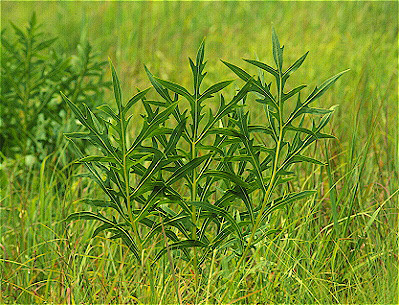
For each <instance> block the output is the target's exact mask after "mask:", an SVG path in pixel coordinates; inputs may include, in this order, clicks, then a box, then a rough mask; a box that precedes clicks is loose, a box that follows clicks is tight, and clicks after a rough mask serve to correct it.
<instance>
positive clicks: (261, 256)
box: [0, 2, 399, 304]
mask: <svg viewBox="0 0 399 305" xmlns="http://www.w3.org/2000/svg"><path fill="white" fill-rule="evenodd" d="M33 8H35V9H36V10H37V13H38V19H39V21H41V22H42V23H44V25H43V27H44V29H45V30H47V31H50V32H52V33H53V34H56V35H59V41H58V43H59V44H60V45H64V46H65V47H67V48H70V50H73V49H74V48H75V47H76V44H77V43H78V42H79V38H80V32H81V30H82V29H83V28H84V27H87V28H88V38H89V40H90V41H91V42H92V43H93V45H94V46H95V48H96V50H98V51H99V52H100V53H101V56H102V58H103V59H106V58H107V56H110V57H111V58H112V59H113V61H114V63H115V65H116V66H117V67H118V70H120V73H119V74H120V79H121V84H122V86H123V91H124V92H125V96H130V95H133V94H134V92H135V87H136V86H139V87H141V88H145V87H148V86H149V85H150V83H149V81H148V80H147V79H146V75H145V71H144V69H143V66H142V65H143V64H146V65H148V67H149V68H150V70H151V72H152V73H154V75H159V76H160V77H161V78H163V79H169V80H173V81H176V82H177V81H180V80H182V82H183V85H185V86H186V87H189V86H190V85H191V83H190V76H189V74H188V73H189V70H188V69H180V67H185V66H186V64H187V60H186V58H187V57H189V56H191V55H192V54H193V53H195V50H196V48H197V46H198V45H199V43H200V41H201V40H202V39H203V38H204V36H206V41H207V57H208V64H207V67H208V70H209V75H208V77H207V79H208V80H207V81H209V83H206V84H205V85H209V84H211V83H213V82H214V81H215V80H216V79H229V78H230V79H234V78H235V77H234V74H233V73H231V72H229V70H228V69H227V67H225V66H224V65H223V64H222V63H220V62H219V58H222V59H226V60H229V61H231V62H233V63H234V64H239V65H240V66H244V64H243V63H242V62H241V58H242V57H243V58H259V59H260V60H261V61H265V62H272V54H271V52H270V49H271V42H270V37H271V23H272V22H273V24H274V26H275V27H276V29H277V31H278V33H279V38H280V41H283V42H286V43H285V44H286V48H287V49H288V50H289V52H287V54H286V56H287V59H286V60H287V62H292V61H294V60H295V59H297V58H298V57H300V56H301V55H303V54H304V53H305V52H306V51H307V50H311V52H310V54H309V55H308V59H307V63H305V64H304V65H303V68H302V70H298V71H297V72H296V75H295V74H294V75H293V76H292V77H293V82H295V83H302V81H301V80H303V79H312V80H314V81H315V82H316V83H320V82H321V81H323V80H324V79H325V78H327V77H328V76H329V75H331V74H333V73H334V72H337V71H341V70H343V69H345V68H347V67H350V68H351V72H349V74H348V75H347V76H346V78H345V79H344V82H342V83H340V84H339V85H338V86H335V87H333V88H332V89H331V92H329V93H326V94H325V96H324V99H323V100H320V103H322V104H319V105H318V106H324V107H329V106H331V105H334V104H339V107H338V109H337V110H336V112H335V114H334V116H333V119H332V124H331V125H330V128H331V132H332V133H333V134H334V135H335V136H336V137H337V140H334V141H330V142H329V143H328V144H327V145H326V146H324V143H321V144H320V146H318V147H317V149H315V151H314V156H315V157H318V158H319V159H321V160H327V159H328V161H329V162H328V163H329V165H328V166H327V167H323V168H321V167H319V166H317V165H314V164H306V165H301V167H300V168H298V169H297V171H296V173H297V176H296V179H295V180H294V181H292V182H291V184H290V188H291V189H292V190H295V191H300V190H305V189H317V190H319V192H318V194H317V196H316V197H315V198H313V199H311V200H307V201H306V200H304V201H301V202H298V203H296V204H295V205H293V206H292V207H290V208H289V209H286V210H282V211H279V212H278V213H277V215H275V217H273V218H272V222H271V226H272V227H276V228H281V229H282V230H281V231H280V233H279V234H277V235H275V236H271V237H269V238H267V239H265V240H264V241H263V242H262V244H261V246H260V247H258V248H257V249H256V251H255V252H254V253H253V256H252V258H251V259H249V260H248V261H246V262H245V264H244V266H243V267H242V269H241V270H240V271H241V272H240V277H237V278H236V279H235V281H234V283H233V284H232V287H233V288H234V289H235V290H236V291H234V289H232V290H231V291H230V292H229V293H228V295H227V296H226V298H225V301H226V302H227V303H228V302H230V303H233V302H237V303H256V302H264V303H266V302H270V303H299V304H302V303H314V304H315V303H384V304H389V303H397V299H398V293H397V288H398V285H397V282H398V281H397V275H398V268H397V264H398V256H397V253H398V251H397V238H398V234H397V233H398V232H397V226H398V222H397V220H398V218H397V203H398V193H397V192H398V191H397V190H398V184H399V183H398V172H399V166H398V155H397V152H395V150H396V149H397V148H396V146H395V145H397V142H396V141H397V137H398V134H397V130H396V128H393V126H396V124H397V116H396V114H397V105H398V103H397V99H398V96H397V56H398V53H397V34H398V20H397V14H396V12H397V3H396V2H381V3H379V2H295V3H285V2H281V3H275V2H266V3H261V2H256V3H247V2H239V3H221V2H219V3H210V2H204V3H201V2H187V3H183V2H168V3H156V2H151V3H150V2H141V3H128V2H116V3H112V2H96V3H83V4H79V5H78V4H76V3H68V2H61V3H53V2H51V3H45V2H41V3H29V2H28V3H20V2H4V3H2V14H1V18H2V25H3V26H4V25H6V24H7V22H8V20H13V22H14V23H16V24H22V23H26V21H27V20H28V19H29V16H30V13H31V11H32V9H33ZM39 12H42V13H40V14H39ZM84 12H86V14H87V17H85V18H83V16H84ZM243 20H244V21H245V22H243ZM290 56H291V57H290ZM161 67H162V69H161ZM176 67H178V69H177V68H176ZM247 67H248V66H245V68H247ZM108 79H110V75H108ZM236 83H237V82H236ZM233 86H234V84H233ZM237 86H238V85H237ZM305 90H306V89H305ZM309 90H311V89H309ZM108 96H109V97H111V92H109V94H108ZM255 107H256V106H254V109H253V112H254V113H256V112H257V110H260V108H255ZM251 110H252V109H251ZM259 112H260V111H259ZM252 119H253V120H254V121H260V120H261V117H256V116H254V117H253V118H252ZM138 127H139V126H134V125H133V126H132V127H131V130H130V133H131V134H133V133H135V132H136V131H138ZM64 145H65V146H66V145H68V144H67V143H66V142H65V143H64ZM65 146H63V147H59V148H58V149H57V151H55V152H54V153H53V154H52V155H50V156H49V157H48V158H47V159H46V160H44V161H43V162H42V164H41V166H40V167H39V168H40V170H37V169H34V168H33V167H32V168H29V167H27V166H25V165H24V160H23V159H18V160H16V161H13V160H5V161H4V162H3V163H2V167H1V171H0V174H1V193H0V194H1V210H0V211H1V215H0V217H1V218H0V219H1V224H2V227H1V233H0V234H1V236H0V243H1V246H2V247H1V248H2V252H1V262H0V266H1V267H0V269H1V296H0V297H1V298H0V302H1V303H34V302H43V301H47V302H50V303H81V302H85V303H110V302H112V303H132V302H137V303H158V304H163V303H177V302H178V298H179V297H178V296H177V295H179V296H180V297H181V299H182V301H183V302H186V303H203V304H205V303H209V304H213V303H218V302H219V300H220V298H221V296H222V295H223V293H224V291H225V288H226V287H225V285H226V282H227V281H228V280H229V279H230V276H231V274H232V273H233V272H235V264H236V263H237V259H236V258H235V257H233V256H226V255H224V252H223V251H219V250H218V251H215V252H214V253H213V254H212V256H211V262H210V265H209V266H208V268H209V269H207V270H205V272H204V276H203V277H200V279H199V287H198V289H197V290H195V289H194V288H193V285H192V280H193V270H191V269H190V268H188V267H186V265H185V264H182V263H181V262H179V261H177V260H174V259H173V256H171V257H169V256H168V255H165V256H164V257H163V258H162V259H161V260H159V262H158V263H157V264H156V265H155V266H154V268H153V274H152V276H151V278H147V274H148V272H146V268H147V267H146V266H137V264H136V263H135V261H134V259H133V257H131V255H130V254H128V252H127V251H126V247H125V246H124V245H123V244H122V243H121V242H119V241H118V240H111V239H109V238H105V237H104V236H98V237H96V238H95V239H93V240H90V236H91V235H92V233H93V231H94V229H95V224H94V223H86V224H85V223H82V222H74V223H73V224H71V225H67V224H66V223H65V222H63V221H62V220H63V219H65V218H66V217H67V215H68V214H70V213H72V212H76V211H81V210H83V209H84V208H85V206H84V205H83V203H82V202H80V201H79V200H78V199H79V198H82V197H84V196H86V195H88V194H89V195H91V197H95V196H99V191H98V190H97V188H96V187H94V184H90V183H89V184H88V183H87V180H86V179H82V178H75V177H73V175H74V174H77V173H79V172H81V171H82V169H81V168H80V167H72V166H70V167H67V168H66V169H64V170H60V168H59V167H58V166H57V162H58V161H57V160H59V158H60V157H62V156H64V155H65V154H67V149H66V148H65ZM334 215H335V216H334ZM155 250H156V248H155V245H153V246H152V247H150V248H149V250H148V251H149V252H148V253H146V255H153V252H151V251H155ZM171 266H173V267H174V268H172V267H171ZM176 290H177V291H178V293H176Z"/></svg>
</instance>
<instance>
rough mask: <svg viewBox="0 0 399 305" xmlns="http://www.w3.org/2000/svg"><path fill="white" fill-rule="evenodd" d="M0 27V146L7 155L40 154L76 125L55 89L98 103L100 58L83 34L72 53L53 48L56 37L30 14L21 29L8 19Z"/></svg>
mask: <svg viewBox="0 0 399 305" xmlns="http://www.w3.org/2000/svg"><path fill="white" fill-rule="evenodd" d="M11 26H12V28H13V32H14V33H13V35H12V34H11V33H9V30H8V29H4V30H2V32H1V43H2V56H1V121H0V151H1V152H2V154H3V155H5V156H6V157H12V158H13V157H15V156H16V155H22V156H26V155H32V156H34V157H36V158H39V159H43V158H44V157H45V156H46V155H48V154H49V153H51V152H53V151H54V150H55V149H56V147H58V146H59V145H60V143H61V140H62V138H63V136H62V134H63V131H65V130H70V129H71V128H72V129H75V128H76V125H75V124H74V121H72V120H69V118H68V110H67V109H66V107H65V103H63V102H62V98H61V97H60V94H59V92H60V91H61V90H62V91H63V92H66V93H67V94H68V95H69V96H70V97H71V99H72V100H73V101H74V102H75V103H78V104H79V103H81V102H83V101H85V103H87V104H88V105H90V106H94V105H96V104H97V103H99V102H100V103H101V101H102V100H103V94H104V89H105V88H107V87H108V86H109V83H107V82H104V81H103V66H104V62H101V61H99V60H98V59H97V56H96V55H95V54H93V52H92V48H91V46H90V44H89V43H88V41H87V40H86V39H84V38H83V39H81V42H80V44H79V45H78V47H77V55H75V56H69V55H67V54H65V53H64V52H61V53H59V52H56V51H55V50H54V49H53V48H52V46H53V45H54V43H55V41H56V38H55V37H49V36H48V35H45V34H44V33H43V32H41V31H40V25H39V24H38V23H37V20H36V16H35V14H33V15H32V18H31V20H30V22H29V24H28V26H27V27H26V28H24V29H22V28H20V27H17V26H16V25H14V24H12V23H11Z"/></svg>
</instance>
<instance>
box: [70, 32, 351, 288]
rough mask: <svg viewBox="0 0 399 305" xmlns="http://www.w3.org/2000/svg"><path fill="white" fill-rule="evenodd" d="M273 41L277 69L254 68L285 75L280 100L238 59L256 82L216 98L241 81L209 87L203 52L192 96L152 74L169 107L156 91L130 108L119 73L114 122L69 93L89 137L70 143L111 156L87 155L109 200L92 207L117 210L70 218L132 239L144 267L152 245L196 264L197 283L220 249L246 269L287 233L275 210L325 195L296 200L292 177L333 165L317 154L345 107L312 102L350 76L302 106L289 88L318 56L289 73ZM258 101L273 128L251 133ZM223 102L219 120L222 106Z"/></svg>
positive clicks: (278, 79)
mask: <svg viewBox="0 0 399 305" xmlns="http://www.w3.org/2000/svg"><path fill="white" fill-rule="evenodd" d="M272 40H273V56H274V60H275V63H276V68H273V67H271V66H269V65H267V64H265V63H262V62H259V61H255V60H246V61H247V62H248V63H250V64H252V65H255V66H256V67H258V68H260V69H262V70H263V71H266V72H267V73H269V74H270V75H271V76H272V77H274V79H275V85H276V92H275V93H274V94H273V93H272V89H271V83H270V84H266V83H265V81H264V77H263V74H262V75H260V76H259V77H258V78H255V77H253V76H251V75H250V74H249V73H247V72H246V71H244V70H243V69H241V68H239V67H237V66H235V65H233V64H231V63H227V62H224V63H225V64H226V65H227V66H228V67H229V68H230V69H231V70H232V71H233V72H234V73H235V74H236V75H237V76H238V77H239V78H240V79H242V80H244V82H245V84H244V85H243V86H242V87H241V88H240V89H239V90H237V92H235V94H234V95H233V97H232V98H231V99H229V100H228V101H226V99H225V97H224V95H223V94H220V96H219V97H215V96H216V95H217V94H219V93H221V92H224V90H225V89H226V87H227V86H228V85H229V84H231V81H222V82H218V83H216V84H214V85H212V86H210V87H208V88H207V89H205V90H202V86H201V84H202V82H203V80H204V78H205V75H206V72H204V68H205V64H206V63H205V61H204V43H202V44H201V45H200V48H199V50H198V52H197V56H196V59H195V61H193V60H191V59H190V60H189V62H190V67H191V70H192V74H193V89H192V90H188V89H186V88H184V87H183V86H181V85H178V84H176V83H173V82H170V81H166V80H161V79H159V78H157V77H154V76H153V74H152V73H151V72H150V71H149V70H148V69H147V68H146V72H147V74H148V77H149V80H150V82H151V84H152V86H153V88H154V89H155V91H156V92H157V94H158V95H159V96H160V97H161V100H160V101H159V100H157V101H154V100H147V98H146V95H147V92H148V90H149V89H146V90H144V91H139V92H138V93H137V94H136V95H135V96H133V97H132V98H131V99H130V100H128V101H127V102H126V103H124V102H123V99H122V94H121V89H120V85H119V81H118V77H117V74H116V71H115V69H114V67H113V66H112V64H111V69H112V78H113V86H114V93H115V100H116V104H117V111H116V112H115V111H114V110H112V109H111V108H110V107H109V106H107V105H104V106H101V107H99V110H101V111H102V114H96V113H95V112H94V111H92V110H91V109H90V107H87V106H85V109H84V111H82V110H81V109H79V107H77V106H76V105H75V104H74V103H73V102H72V101H70V100H69V99H68V98H67V97H66V96H64V99H65V101H66V103H67V104H68V105H69V107H70V108H71V109H72V111H73V112H74V114H75V115H76V117H77V118H78V119H79V120H80V122H81V123H82V124H83V125H84V126H85V127H86V129H87V131H86V132H74V133H69V134H67V135H66V136H67V137H68V138H69V139H71V140H72V142H73V143H77V141H79V140H82V139H83V140H88V141H90V142H92V143H93V144H94V145H95V146H97V147H98V148H99V150H100V151H101V154H100V155H89V156H86V155H83V154H82V158H81V159H80V160H79V162H81V163H83V164H84V165H85V166H86V167H87V169H88V172H89V177H90V178H91V179H93V180H94V181H96V182H97V183H98V184H99V186H100V187H101V189H102V190H103V192H104V194H105V195H106V196H107V199H104V200H103V199H98V198H91V199H84V201H85V202H86V203H88V204H90V205H92V206H94V207H95V209H107V213H108V209H109V210H113V211H115V212H116V214H113V213H110V214H107V215H106V216H105V215H104V214H101V213H99V212H96V211H94V212H93V211H84V212H77V213H73V214H71V215H70V216H69V217H68V220H74V219H91V220H98V221H100V222H101V223H102V224H101V225H100V226H99V227H98V228H97V229H96V230H95V232H94V234H93V236H96V235H97V234H99V233H100V232H102V231H104V230H109V231H111V232H113V235H112V237H111V238H121V239H122V240H123V241H124V243H125V244H126V245H127V246H128V247H129V249H130V250H131V251H132V252H133V254H134V256H135V257H136V259H137V260H139V261H142V260H143V254H142V253H143V251H144V250H145V249H146V247H147V246H148V245H149V243H150V242H151V243H156V244H158V246H159V247H161V248H160V250H159V251H158V253H157V254H156V255H155V256H154V257H153V258H152V260H153V262H155V261H157V260H158V259H159V258H160V257H161V256H162V255H163V254H165V253H166V252H168V251H170V250H175V251H177V252H178V253H180V258H181V259H184V260H186V261H189V262H190V263H191V264H192V265H193V267H194V270H195V274H196V275H198V273H199V272H200V266H201V264H202V263H203V262H205V261H206V259H207V257H208V255H209V253H210V252H211V251H212V250H213V249H215V248H220V249H223V248H224V249H231V250H232V253H234V254H235V255H237V256H238V257H239V258H240V260H239V262H238V266H239V265H241V264H242V262H243V260H244V259H245V257H246V256H247V255H248V253H249V250H250V249H251V248H252V247H254V246H255V245H256V244H257V243H258V242H259V241H260V240H262V239H263V238H264V237H265V236H267V235H269V234H274V233H275V232H276V231H277V230H276V228H270V227H269V225H268V219H269V217H271V215H272V213H273V212H274V211H275V210H277V209H280V208H282V207H285V206H287V205H290V204H292V203H293V202H294V201H297V200H300V199H303V198H306V197H309V196H314V195H315V193H316V191H314V190H305V191H300V192H287V190H286V189H285V188H284V187H283V186H284V185H286V184H287V182H288V181H289V180H290V179H292V175H293V171H292V166H293V165H294V164H295V163H303V162H310V163H313V164H316V165H323V164H324V163H323V162H322V161H319V160H316V159H313V158H312V157H310V156H308V155H307V154H306V153H305V152H306V148H308V147H309V146H310V145H311V144H312V143H314V142H315V141H317V140H319V139H328V138H332V136H331V135H328V134H326V133H323V132H322V130H323V128H324V127H325V126H326V124H327V123H328V121H329V120H330V118H331V114H332V111H333V110H332V109H321V108H313V107H311V103H312V102H314V101H315V100H316V99H318V98H320V97H321V96H322V95H323V94H324V93H325V92H326V90H327V89H328V88H329V87H330V86H331V85H333V84H334V83H335V81H336V80H337V79H338V78H339V77H340V76H341V75H342V74H343V73H344V72H345V71H344V72H341V73H339V74H337V75H336V76H334V77H332V78H330V79H328V80H327V81H325V82H324V83H322V84H321V85H320V86H319V87H316V88H315V89H314V90H313V91H312V92H311V93H310V94H309V95H308V96H307V97H306V98H305V99H301V97H300V94H299V92H300V91H301V90H302V89H303V88H305V86H304V85H301V86H298V87H295V88H293V89H292V90H290V91H288V92H286V91H285V90H284V88H285V84H286V82H287V80H288V78H289V76H290V75H291V74H292V73H293V72H295V71H296V70H297V69H298V68H299V67H300V66H301V65H302V63H303V61H304V60H305V58H306V56H307V53H306V54H305V55H304V56H302V57H301V58H300V59H298V60H297V61H296V62H294V63H293V64H292V65H291V66H290V67H289V68H288V69H287V70H285V71H283V47H280V43H279V41H278V38H277V35H276V34H275V32H274V31H273V39H272ZM249 93H251V94H252V93H254V94H255V96H256V101H257V102H259V103H261V104H262V105H263V109H264V115H265V120H264V121H265V122H266V124H263V125H255V124H251V122H250V112H248V110H246V108H247V103H248V101H249V98H247V96H248V94H249ZM294 96H297V98H296V102H295V104H294V107H292V110H291V111H287V108H288V107H286V105H287V103H288V102H290V101H291V100H290V99H291V98H292V97H294ZM139 100H141V101H142V103H143V105H144V109H145V112H146V113H145V115H142V118H143V124H142V127H141V130H140V132H138V133H137V134H136V135H135V138H134V139H132V140H130V138H129V133H128V130H129V122H130V121H131V119H132V117H133V116H134V115H128V114H129V111H130V109H131V108H132V106H133V105H135V104H136V103H137V102H138V101H139ZM184 101H186V102H187V103H188V109H186V107H184ZM215 101H218V108H217V110H216V111H215V110H213V108H214V107H213V105H212V102H215ZM309 115H317V116H321V118H319V119H312V120H311V124H310V125H311V126H310V127H309V126H308V125H307V120H305V117H306V116H309ZM170 126H174V128H171V127H170ZM165 238H166V239H165ZM159 247H158V249H159ZM226 251H227V250H226ZM236 270H238V267H237V269H236ZM195 278H196V279H198V277H197V276H196V277H195ZM196 282H197V280H196Z"/></svg>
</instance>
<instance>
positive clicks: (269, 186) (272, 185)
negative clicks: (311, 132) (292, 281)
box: [220, 72, 283, 303]
mask: <svg viewBox="0 0 399 305" xmlns="http://www.w3.org/2000/svg"><path fill="white" fill-rule="evenodd" d="M279 77H280V81H279V83H278V84H277V86H278V88H277V89H278V96H277V99H278V105H279V137H278V139H277V146H276V154H275V158H274V163H273V170H272V176H271V178H270V182H269V185H268V187H267V190H266V192H265V196H264V197H263V202H262V206H261V208H260V211H259V213H258V216H257V217H256V221H255V224H254V226H253V228H252V231H251V235H250V236H249V239H248V244H247V246H246V247H245V249H244V252H243V253H242V255H241V257H240V260H239V261H238V263H237V266H236V268H235V270H234V273H233V275H232V277H231V278H230V280H229V282H228V284H227V289H226V290H225V292H224V293H223V295H222V298H221V299H220V303H222V302H223V300H224V298H225V297H226V295H227V293H228V292H229V291H230V287H231V286H232V285H231V284H232V282H233V281H234V279H235V276H236V275H237V272H238V270H239V268H240V266H241V265H242V263H243V261H244V259H245V257H246V256H247V255H248V251H249V249H250V248H251V247H252V242H253V240H254V237H255V233H256V231H257V230H258V229H259V226H260V222H261V220H262V215H263V213H264V211H265V209H266V206H267V203H268V202H269V197H270V195H271V192H272V190H273V189H274V182H275V180H276V174H277V171H278V170H277V162H278V159H279V155H280V151H281V142H282V141H283V105H282V99H281V97H282V75H281V73H280V72H279Z"/></svg>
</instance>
